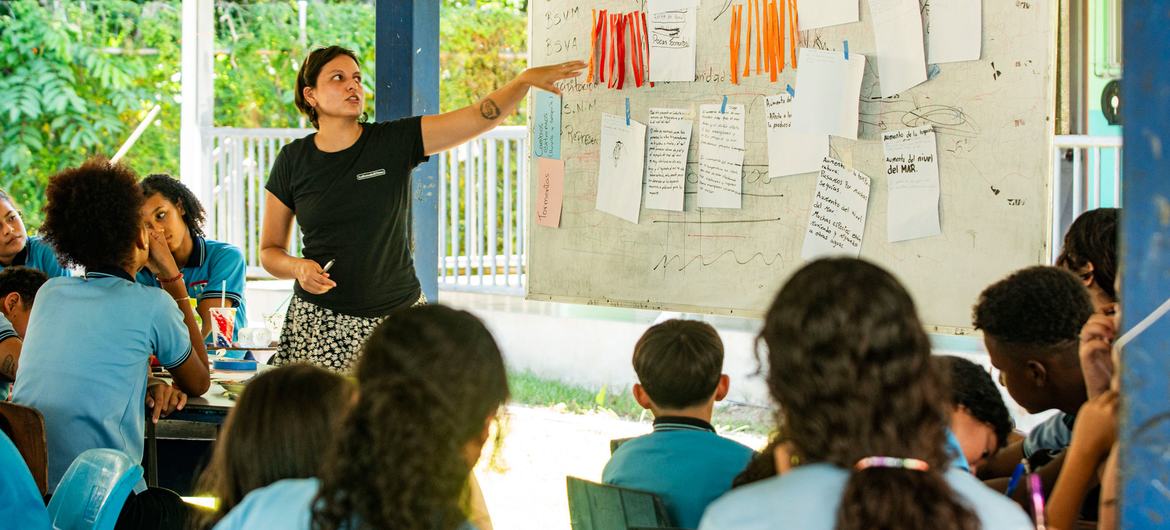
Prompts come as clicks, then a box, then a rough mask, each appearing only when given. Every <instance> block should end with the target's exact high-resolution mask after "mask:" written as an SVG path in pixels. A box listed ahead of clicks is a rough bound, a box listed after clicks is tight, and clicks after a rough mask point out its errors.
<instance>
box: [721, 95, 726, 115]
mask: <svg viewBox="0 0 1170 530" xmlns="http://www.w3.org/2000/svg"><path fill="white" fill-rule="evenodd" d="M719 113H720V114H727V96H723V106H722V107H720V108H719Z"/></svg>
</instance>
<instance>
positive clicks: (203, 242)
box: [182, 234, 207, 269]
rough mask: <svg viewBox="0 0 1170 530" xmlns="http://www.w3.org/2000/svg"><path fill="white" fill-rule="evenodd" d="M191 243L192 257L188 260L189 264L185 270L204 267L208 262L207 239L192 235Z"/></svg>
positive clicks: (184, 266) (185, 266)
mask: <svg viewBox="0 0 1170 530" xmlns="http://www.w3.org/2000/svg"><path fill="white" fill-rule="evenodd" d="M191 242H192V246H191V257H189V258H187V264H186V265H183V267H182V268H184V269H194V268H197V267H202V266H203V263H204V262H206V261H207V239H205V238H203V237H201V236H197V235H195V234H191Z"/></svg>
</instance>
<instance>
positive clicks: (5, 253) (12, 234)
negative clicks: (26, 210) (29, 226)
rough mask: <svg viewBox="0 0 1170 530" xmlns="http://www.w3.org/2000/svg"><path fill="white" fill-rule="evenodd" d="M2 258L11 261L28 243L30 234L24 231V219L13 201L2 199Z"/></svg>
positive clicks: (0, 251) (0, 203) (0, 254)
mask: <svg viewBox="0 0 1170 530" xmlns="http://www.w3.org/2000/svg"><path fill="white" fill-rule="evenodd" d="M0 224H3V226H0V260H4V261H11V260H12V258H14V257H16V255H17V254H19V253H20V251H22V250H24V245H25V244H26V243H28V235H27V234H26V233H25V231H24V220H23V219H21V218H20V212H18V211H16V208H15V207H14V206H12V203H10V202H8V201H5V200H0Z"/></svg>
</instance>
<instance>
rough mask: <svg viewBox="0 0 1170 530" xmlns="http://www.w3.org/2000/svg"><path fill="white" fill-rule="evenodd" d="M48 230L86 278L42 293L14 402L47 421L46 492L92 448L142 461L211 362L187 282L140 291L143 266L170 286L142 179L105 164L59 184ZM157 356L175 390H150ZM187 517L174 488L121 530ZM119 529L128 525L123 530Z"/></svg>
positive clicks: (173, 272)
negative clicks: (147, 434) (144, 210)
mask: <svg viewBox="0 0 1170 530" xmlns="http://www.w3.org/2000/svg"><path fill="white" fill-rule="evenodd" d="M45 195H46V198H47V201H46V204H45V224H44V227H43V228H42V230H43V231H44V234H45V239H46V240H48V241H50V242H51V243H52V244H53V246H54V247H55V248H56V249H57V250H58V251H59V252H60V255H61V256H62V257H63V258H65V259H66V260H68V262H69V263H72V264H76V265H80V266H82V267H85V270H86V271H87V272H86V275H85V276H84V277H73V278H53V279H51V280H49V281H48V282H46V283H45V285H44V286H42V287H41V289H40V291H39V292H38V293H37V302H36V307H35V309H34V310H33V313H32V317H31V318H30V319H29V323H28V330H27V334H26V336H25V341H24V348H23V351H22V354H21V361H20V366H19V368H18V369H17V373H16V387H15V389H14V391H13V401H14V402H16V403H19V404H21V405H26V406H29V407H33V408H36V409H37V410H39V411H40V412H41V414H42V415H44V418H45V438H46V441H47V442H48V458H49V490H50V491H53V490H55V489H56V488H57V485H58V483H59V482H60V480H61V477H62V475H64V473H65V470H66V469H67V468H68V467H69V464H70V463H72V462H73V460H74V459H75V458H77V456H78V455H80V454H81V453H82V452H84V451H85V450H87V449H93V448H111V449H117V450H120V451H122V452H124V453H126V454H127V455H129V456H130V458H131V459H132V460H134V461H138V460H141V459H142V451H143V440H144V432H143V431H144V428H145V423H146V421H147V416H146V410H147V409H148V408H149V409H153V411H152V416H153V421H157V418H158V417H159V416H160V415H161V414H166V413H169V412H170V411H171V410H173V409H175V408H181V407H182V405H183V404H184V403H185V402H186V395H185V394H189V395H193V396H198V395H202V394H203V393H204V392H206V391H207V388H208V386H209V385H210V381H209V374H208V368H207V366H208V365H207V352H206V350H205V348H204V346H203V337H202V336H200V334H199V329H198V328H197V327H196V326H195V315H194V314H193V313H192V311H191V305H190V303H189V302H188V299H187V293H186V289H185V288H184V287H183V283H182V281H181V280H176V281H174V282H168V283H165V284H164V285H163V288H162V289H156V288H153V287H148V286H145V285H141V284H139V283H136V282H135V281H134V273H136V272H137V271H138V270H139V269H141V268H142V266H143V265H145V264H146V263H147V262H150V263H151V265H152V266H153V267H155V268H156V269H157V270H159V271H160V273H161V274H166V275H168V276H172V277H180V276H181V275H180V274H179V269H178V266H177V265H176V264H175V261H174V258H172V257H171V253H170V252H169V251H168V250H167V249H166V244H165V242H164V241H163V240H162V238H161V237H160V236H158V235H157V234H151V233H150V232H149V231H148V230H147V229H146V226H145V225H143V224H142V218H141V214H140V209H141V207H142V203H143V200H144V199H143V197H142V191H141V190H140V189H139V188H138V179H137V177H136V176H135V175H134V172H133V171H131V170H130V169H128V168H126V167H125V166H122V165H119V164H110V163H109V162H107V161H105V160H102V159H94V160H90V161H88V162H86V163H85V164H83V165H82V166H81V167H79V168H74V169H67V170H65V171H63V172H61V173H58V174H57V175H55V176H53V177H52V179H50V181H49V185H48V187H47V189H46V190H45ZM151 355H155V356H156V357H158V359H159V361H160V362H161V363H162V365H163V367H165V368H166V369H167V370H168V371H170V373H171V375H172V377H173V378H174V381H175V382H174V385H173V386H172V385H168V384H165V383H159V384H155V383H154V381H148V375H149V374H150V367H149V363H150V356H151ZM184 517H185V508H184V507H183V503H182V501H181V500H179V498H178V496H177V495H174V493H172V492H167V491H166V490H156V489H150V490H142V489H139V491H138V493H136V494H135V495H133V496H131V498H130V499H128V500H127V501H126V505H125V507H124V508H123V511H122V519H123V520H125V526H124V527H141V528H181V526H182V524H183V518H184ZM120 527H123V526H121V525H120Z"/></svg>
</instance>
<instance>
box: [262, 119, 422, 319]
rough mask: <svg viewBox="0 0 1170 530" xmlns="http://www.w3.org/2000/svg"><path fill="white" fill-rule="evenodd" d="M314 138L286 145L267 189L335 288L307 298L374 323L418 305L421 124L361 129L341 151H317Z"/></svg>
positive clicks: (308, 254)
mask: <svg viewBox="0 0 1170 530" xmlns="http://www.w3.org/2000/svg"><path fill="white" fill-rule="evenodd" d="M315 137H316V134H315V133H314V134H310V135H309V136H306V137H304V138H301V139H299V140H295V141H293V142H292V143H289V144H288V145H286V146H284V147H283V148H282V149H281V150H280V154H279V155H277V157H276V160H275V162H274V163H273V165H272V172H271V173H270V175H269V177H268V183H267V184H266V185H265V189H267V190H268V191H269V192H271V193H272V194H273V195H274V196H276V198H277V199H279V200H280V202H282V203H284V205H285V206H288V208H289V209H290V210H292V211H293V213H294V214H295V215H296V220H297V224H298V226H300V230H301V234H302V236H303V242H304V246H303V247H302V254H303V255H304V257H305V258H308V259H311V260H313V261H316V262H317V263H319V264H321V265H322V266H324V265H325V264H326V263H328V262H329V261H330V260H334V264H333V268H331V269H329V277H330V279H332V280H333V281H335V282H337V287H334V288H333V289H330V290H329V291H328V292H326V293H324V294H310V293H308V292H307V291H305V290H304V289H302V288H301V286H300V284H299V283H298V282H294V289H295V290H296V294H297V296H298V297H300V298H301V299H302V300H305V301H307V302H310V303H313V304H315V305H318V306H320V307H323V308H326V309H329V310H332V311H335V312H337V313H341V314H344V315H350V316H356V317H364V318H376V317H384V316H386V315H388V314H390V313H391V312H392V311H394V310H395V309H399V308H402V307H409V306H410V305H412V304H414V303H415V302H416V301H418V299H419V294H420V292H421V291H420V289H419V283H418V278H417V277H416V276H415V273H414V259H413V258H412V257H411V254H410V173H411V171H412V170H413V169H414V168H415V167H416V166H418V165H419V164H421V163H422V162H424V161H426V160H427V156H426V155H425V154H424V151H423V138H422V119H421V118H420V117H418V116H416V117H413V118H403V119H400V120H395V121H387V122H379V123H372V124H362V134H361V137H359V138H358V140H357V142H355V143H354V144H353V145H352V146H350V147H349V148H347V149H345V150H343V151H338V152H336V153H326V152H323V151H321V150H319V149H317V146H316V144H315V143H314V138H315Z"/></svg>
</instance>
